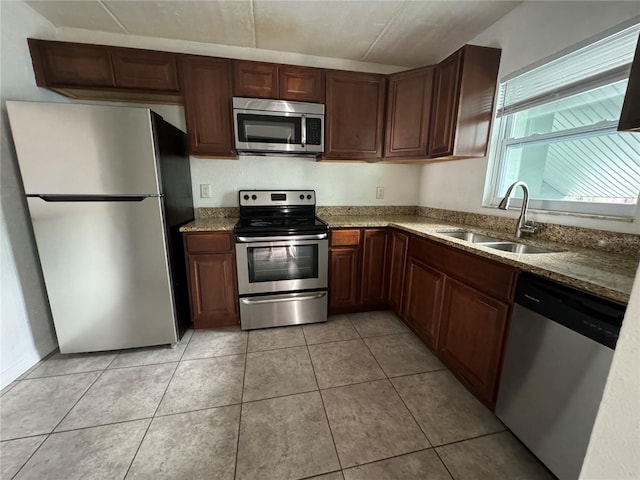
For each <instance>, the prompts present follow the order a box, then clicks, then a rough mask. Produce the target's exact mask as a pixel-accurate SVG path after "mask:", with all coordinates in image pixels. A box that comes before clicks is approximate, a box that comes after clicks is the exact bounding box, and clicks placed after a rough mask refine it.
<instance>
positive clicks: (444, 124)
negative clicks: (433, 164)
mask: <svg viewBox="0 0 640 480" xmlns="http://www.w3.org/2000/svg"><path fill="white" fill-rule="evenodd" d="M461 61H462V50H459V51H457V52H456V53H454V54H453V55H451V56H450V57H449V58H447V59H446V60H444V61H443V62H442V63H440V64H439V65H438V66H437V67H436V71H435V86H434V90H433V113H432V117H431V134H430V136H429V155H430V156H446V155H452V154H453V141H454V135H455V125H456V119H457V113H458V108H457V104H458V92H459V90H458V84H459V77H460V64H461Z"/></svg>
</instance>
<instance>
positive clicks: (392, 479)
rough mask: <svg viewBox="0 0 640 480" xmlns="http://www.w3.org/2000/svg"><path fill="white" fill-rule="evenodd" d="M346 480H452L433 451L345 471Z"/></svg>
mask: <svg viewBox="0 0 640 480" xmlns="http://www.w3.org/2000/svg"><path fill="white" fill-rule="evenodd" d="M344 478H345V480H452V479H451V475H449V472H448V471H447V468H446V467H445V466H444V464H443V463H442V462H441V461H440V459H439V458H438V455H436V452H434V451H433V449H429V450H422V451H420V452H415V453H409V454H407V455H402V456H400V457H394V458H389V459H387V460H380V461H379V462H374V463H368V464H367V465H361V466H359V467H353V468H348V469H346V470H345V471H344Z"/></svg>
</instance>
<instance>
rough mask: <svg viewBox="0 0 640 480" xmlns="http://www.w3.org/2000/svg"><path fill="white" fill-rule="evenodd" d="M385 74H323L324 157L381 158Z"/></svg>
mask: <svg viewBox="0 0 640 480" xmlns="http://www.w3.org/2000/svg"><path fill="white" fill-rule="evenodd" d="M384 99H385V77H384V75H375V74H370V73H355V72H341V71H328V72H327V73H326V115H325V130H326V135H325V153H324V158H326V159H339V160H345V159H347V160H357V159H364V160H376V159H377V160H379V159H381V158H382V139H383V125H384Z"/></svg>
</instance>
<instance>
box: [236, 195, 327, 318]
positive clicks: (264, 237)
mask: <svg viewBox="0 0 640 480" xmlns="http://www.w3.org/2000/svg"><path fill="white" fill-rule="evenodd" d="M239 203H240V220H239V221H238V223H237V224H236V226H235V228H234V233H235V238H236V261H237V266H238V267H237V268H238V293H239V296H240V323H241V325H242V329H243V330H251V329H254V328H266V327H277V326H283V325H298V324H303V323H315V322H324V321H326V320H327V288H328V273H327V270H328V261H329V245H328V242H329V241H328V237H329V227H328V226H327V224H326V223H325V222H323V221H322V220H320V219H319V218H317V217H316V193H315V191H313V190H240V192H239Z"/></svg>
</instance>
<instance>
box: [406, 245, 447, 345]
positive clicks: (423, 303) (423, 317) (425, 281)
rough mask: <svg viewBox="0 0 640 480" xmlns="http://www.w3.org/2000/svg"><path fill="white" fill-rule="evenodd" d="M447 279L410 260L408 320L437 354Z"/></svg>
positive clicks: (407, 298) (407, 294)
mask: <svg viewBox="0 0 640 480" xmlns="http://www.w3.org/2000/svg"><path fill="white" fill-rule="evenodd" d="M444 279H445V275H444V273H442V272H440V271H438V270H436V269H434V268H431V267H429V266H427V265H425V264H424V263H422V262H420V261H419V260H416V259H414V258H409V260H408V263H407V279H406V283H405V288H406V294H405V306H404V313H405V315H404V319H405V321H406V322H407V323H408V324H409V326H410V327H412V328H413V330H414V331H415V332H416V333H417V334H418V336H420V337H421V338H422V340H423V341H424V342H425V343H426V344H427V345H428V346H429V347H431V348H432V349H433V350H437V349H438V336H439V333H440V311H441V308H442V292H443V287H444Z"/></svg>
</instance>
